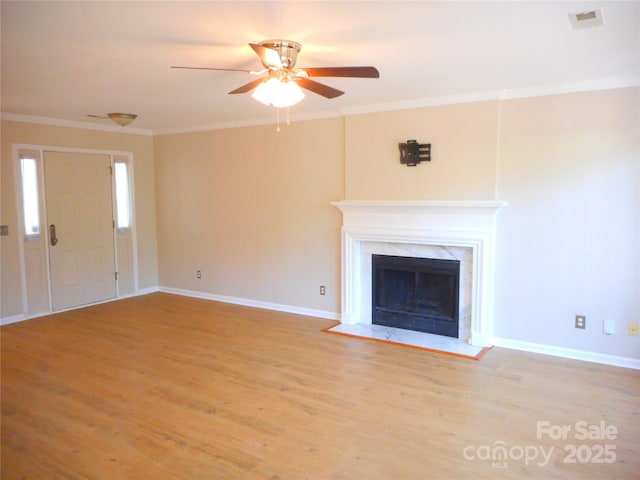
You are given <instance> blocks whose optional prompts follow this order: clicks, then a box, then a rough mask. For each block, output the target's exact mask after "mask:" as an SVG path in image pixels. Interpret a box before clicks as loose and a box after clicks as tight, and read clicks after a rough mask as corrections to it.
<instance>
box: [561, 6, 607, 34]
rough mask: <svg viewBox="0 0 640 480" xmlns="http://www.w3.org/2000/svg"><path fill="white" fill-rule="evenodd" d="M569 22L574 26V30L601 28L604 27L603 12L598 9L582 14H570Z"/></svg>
mask: <svg viewBox="0 0 640 480" xmlns="http://www.w3.org/2000/svg"><path fill="white" fill-rule="evenodd" d="M569 20H571V25H573V29H574V30H578V29H580V28H591V27H601V26H602V25H604V18H603V16H602V10H601V9H599V8H596V9H595V10H588V11H586V12H580V13H570V14H569Z"/></svg>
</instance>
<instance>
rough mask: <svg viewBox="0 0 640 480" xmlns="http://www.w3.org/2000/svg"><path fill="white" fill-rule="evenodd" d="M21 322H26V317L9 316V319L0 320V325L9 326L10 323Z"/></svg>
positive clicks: (21, 315)
mask: <svg viewBox="0 0 640 480" xmlns="http://www.w3.org/2000/svg"><path fill="white" fill-rule="evenodd" d="M23 320H27V316H26V315H23V314H19V315H11V316H10V317H3V318H2V319H0V325H9V324H10V323H16V322H22V321H23Z"/></svg>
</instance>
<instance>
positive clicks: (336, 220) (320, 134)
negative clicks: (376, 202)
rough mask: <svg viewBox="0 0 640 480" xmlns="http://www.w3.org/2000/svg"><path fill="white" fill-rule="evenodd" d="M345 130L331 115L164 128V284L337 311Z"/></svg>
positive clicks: (159, 170) (159, 165)
mask: <svg viewBox="0 0 640 480" xmlns="http://www.w3.org/2000/svg"><path fill="white" fill-rule="evenodd" d="M343 132H344V126H343V120H342V119H329V120H318V121H308V122H294V123H292V124H291V125H290V126H282V127H281V131H280V132H279V133H278V132H277V131H276V127H275V126H274V125H269V126H257V127H246V128H236V129H229V130H214V131H207V132H198V133H190V134H180V135H162V136H157V137H156V138H155V148H154V150H155V157H156V178H157V180H156V188H157V208H158V245H159V261H160V284H161V285H162V286H164V287H173V288H181V289H187V290H194V291H199V292H204V293H209V294H214V295H222V296H230V297H236V298H240V299H248V300H254V301H259V302H269V303H276V304H283V305H288V306H293V307H304V308H308V309H314V310H319V311H325V312H331V313H335V312H339V310H340V295H339V292H340V226H341V217H340V213H339V211H338V210H337V209H336V208H334V207H332V206H331V205H330V202H331V201H333V200H341V199H343V198H344V177H343V175H344V134H343ZM197 270H201V271H202V279H200V280H198V279H196V271H197ZM320 285H326V287H327V291H326V295H325V296H320V295H319V286H320Z"/></svg>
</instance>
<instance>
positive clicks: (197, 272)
mask: <svg viewBox="0 0 640 480" xmlns="http://www.w3.org/2000/svg"><path fill="white" fill-rule="evenodd" d="M196 278H197V279H198V280H200V279H201V278H202V272H201V271H200V270H197V271H196Z"/></svg>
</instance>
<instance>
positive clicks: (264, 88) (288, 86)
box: [251, 77, 304, 108]
mask: <svg viewBox="0 0 640 480" xmlns="http://www.w3.org/2000/svg"><path fill="white" fill-rule="evenodd" d="M251 96H252V97H253V98H255V99H256V100H258V101H259V102H261V103H263V104H265V105H267V106H269V105H273V106H274V107H276V108H285V107H290V106H292V105H295V104H296V103H299V102H300V101H302V99H303V98H304V93H303V92H302V90H301V89H300V87H299V86H298V84H297V83H296V82H294V81H292V80H288V79H284V80H279V79H278V78H276V77H271V78H269V79H268V80H267V81H266V82H262V83H261V84H260V85H258V87H257V88H256V89H255V91H254V92H253V94H251Z"/></svg>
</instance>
